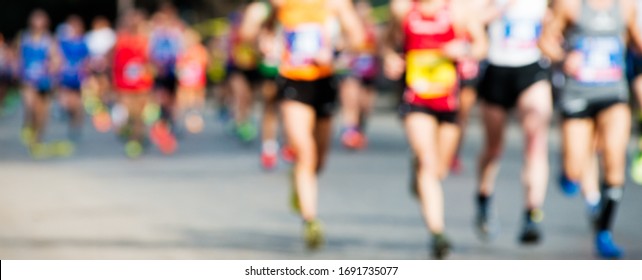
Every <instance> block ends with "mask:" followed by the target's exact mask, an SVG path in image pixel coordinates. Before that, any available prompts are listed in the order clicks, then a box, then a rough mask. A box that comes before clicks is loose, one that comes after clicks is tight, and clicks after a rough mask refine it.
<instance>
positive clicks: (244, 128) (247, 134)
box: [236, 122, 258, 144]
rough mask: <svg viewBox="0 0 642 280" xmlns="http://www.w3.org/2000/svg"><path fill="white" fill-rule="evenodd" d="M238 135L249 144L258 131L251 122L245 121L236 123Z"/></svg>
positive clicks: (243, 141)
mask: <svg viewBox="0 0 642 280" xmlns="http://www.w3.org/2000/svg"><path fill="white" fill-rule="evenodd" d="M236 136H237V137H238V139H239V140H240V141H241V142H242V143H244V144H249V143H252V142H253V141H254V139H256V137H257V136H258V131H257V129H256V126H254V124H252V123H251V122H244V123H241V124H238V125H236Z"/></svg>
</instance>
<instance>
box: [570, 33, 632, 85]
mask: <svg viewBox="0 0 642 280" xmlns="http://www.w3.org/2000/svg"><path fill="white" fill-rule="evenodd" d="M576 50H577V51H579V52H580V53H581V54H582V65H581V67H580V68H579V69H580V70H579V71H578V73H577V74H576V79H577V80H578V81H580V82H582V83H587V84H604V83H615V82H619V81H621V80H622V79H623V78H624V46H623V44H622V42H620V40H618V38H615V37H586V38H582V39H580V40H579V41H578V45H577V46H576Z"/></svg>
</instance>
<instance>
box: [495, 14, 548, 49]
mask: <svg viewBox="0 0 642 280" xmlns="http://www.w3.org/2000/svg"><path fill="white" fill-rule="evenodd" d="M541 32H542V24H541V22H540V21H537V20H513V19H504V46H505V47H507V48H517V49H530V48H535V47H537V40H538V38H539V36H540V34H541Z"/></svg>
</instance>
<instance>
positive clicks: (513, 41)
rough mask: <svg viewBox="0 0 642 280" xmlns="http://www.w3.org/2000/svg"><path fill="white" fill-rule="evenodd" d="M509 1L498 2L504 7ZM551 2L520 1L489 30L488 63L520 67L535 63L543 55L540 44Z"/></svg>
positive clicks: (498, 0) (499, 5) (497, 3)
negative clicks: (548, 3) (543, 21)
mask: <svg viewBox="0 0 642 280" xmlns="http://www.w3.org/2000/svg"><path fill="white" fill-rule="evenodd" d="M507 2H508V0H495V5H497V6H498V7H502V6H504V5H506V3H507ZM546 9H547V0H517V1H515V3H514V4H512V5H511V6H510V7H509V8H508V10H506V12H505V13H504V14H502V15H501V16H500V17H499V18H498V19H496V20H495V21H493V22H491V23H490V25H489V27H488V33H489V36H490V46H489V50H488V61H489V62H490V63H491V64H493V65H497V66H508V67H520V66H526V65H529V64H532V63H535V62H537V61H539V60H540V58H541V56H542V54H541V51H540V50H539V47H538V46H537V40H538V38H539V35H540V33H541V30H542V20H543V19H544V16H545V14H546Z"/></svg>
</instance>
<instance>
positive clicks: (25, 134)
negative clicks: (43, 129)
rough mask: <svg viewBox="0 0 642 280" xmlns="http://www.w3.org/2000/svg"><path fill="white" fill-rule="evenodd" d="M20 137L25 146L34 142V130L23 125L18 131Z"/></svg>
mask: <svg viewBox="0 0 642 280" xmlns="http://www.w3.org/2000/svg"><path fill="white" fill-rule="evenodd" d="M20 139H21V140H22V144H23V145H25V146H27V147H28V146H31V145H32V144H34V143H35V142H36V132H35V131H34V130H33V129H32V128H31V127H27V126H25V127H23V128H22V131H21V132H20Z"/></svg>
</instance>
